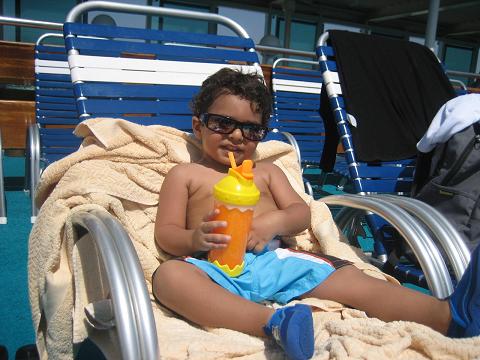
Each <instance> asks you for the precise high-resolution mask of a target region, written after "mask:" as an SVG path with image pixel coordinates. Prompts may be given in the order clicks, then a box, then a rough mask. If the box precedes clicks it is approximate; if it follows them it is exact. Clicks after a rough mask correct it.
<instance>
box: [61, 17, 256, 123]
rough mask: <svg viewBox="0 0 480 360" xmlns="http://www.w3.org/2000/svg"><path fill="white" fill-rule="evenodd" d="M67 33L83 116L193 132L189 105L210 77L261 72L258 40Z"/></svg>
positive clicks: (119, 31)
mask: <svg viewBox="0 0 480 360" xmlns="http://www.w3.org/2000/svg"><path fill="white" fill-rule="evenodd" d="M209 15H212V14H209ZM64 35H65V43H66V47H67V49H68V52H69V65H70V69H71V73H72V81H73V84H74V85H73V86H74V91H75V97H76V99H77V103H76V105H77V108H78V111H79V113H80V116H81V118H82V119H87V118H90V117H121V118H124V119H127V120H129V121H133V122H136V123H139V124H142V125H150V124H162V125H166V126H173V127H175V128H177V129H181V130H185V131H191V116H192V113H191V110H190V107H189V103H190V101H191V99H192V97H193V95H194V94H195V93H196V92H197V91H198V89H199V87H200V85H201V84H202V82H203V81H204V80H205V79H206V78H207V77H208V76H209V75H211V74H213V73H215V72H216V71H217V70H219V69H221V68H223V67H230V68H242V71H245V72H257V73H260V74H261V73H262V70H261V67H260V66H259V64H258V56H257V53H256V52H255V51H254V43H253V41H252V39H250V38H243V37H240V36H219V35H210V34H195V33H184V32H172V31H158V30H144V29H133V28H125V27H113V26H100V25H91V24H77V23H66V24H65V25H64Z"/></svg>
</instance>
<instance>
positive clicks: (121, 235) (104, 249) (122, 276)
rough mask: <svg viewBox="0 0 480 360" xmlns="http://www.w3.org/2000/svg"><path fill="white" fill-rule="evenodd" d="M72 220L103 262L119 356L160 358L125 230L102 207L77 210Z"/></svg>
mask: <svg viewBox="0 0 480 360" xmlns="http://www.w3.org/2000/svg"><path fill="white" fill-rule="evenodd" d="M72 222H73V224H74V226H75V228H76V229H77V230H78V228H83V229H84V230H85V231H87V232H88V233H89V235H90V236H91V238H92V239H93V241H94V242H95V247H96V249H97V251H98V253H99V254H100V258H101V261H102V262H103V266H104V268H105V273H106V276H107V280H108V283H109V287H110V291H111V298H112V299H111V301H112V304H113V312H114V321H115V325H116V331H117V333H118V338H119V342H120V352H121V354H122V358H123V359H151V360H157V359H159V358H160V355H159V349H158V338H157V331H156V327H155V320H154V317H153V311H152V307H151V303H150V296H149V294H148V291H147V287H146V285H145V280H144V275H143V271H142V268H141V266H140V262H139V260H138V256H137V254H136V252H135V249H134V247H133V244H132V242H131V240H130V238H129V236H128V234H127V233H126V231H125V230H124V229H123V227H122V225H121V224H120V223H119V222H118V221H117V220H116V219H115V218H114V217H113V216H111V215H110V214H109V213H107V212H103V211H98V210H97V211H91V212H86V211H81V212H78V213H76V214H74V215H73V217H72Z"/></svg>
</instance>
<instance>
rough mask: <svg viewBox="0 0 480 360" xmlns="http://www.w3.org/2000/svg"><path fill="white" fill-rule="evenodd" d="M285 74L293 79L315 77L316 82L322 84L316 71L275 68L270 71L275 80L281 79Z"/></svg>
mask: <svg viewBox="0 0 480 360" xmlns="http://www.w3.org/2000/svg"><path fill="white" fill-rule="evenodd" d="M285 74H288V75H292V76H293V77H295V78H302V77H317V78H318V82H322V73H321V72H320V71H318V70H309V69H298V68H295V69H293V68H286V67H275V68H273V69H272V76H274V77H275V78H283V76H284V75H285Z"/></svg>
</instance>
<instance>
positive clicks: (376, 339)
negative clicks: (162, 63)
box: [29, 119, 480, 359]
mask: <svg viewBox="0 0 480 360" xmlns="http://www.w3.org/2000/svg"><path fill="white" fill-rule="evenodd" d="M76 133H77V135H79V136H82V137H84V141H83V144H82V146H81V148H80V149H79V151H77V152H75V153H74V154H72V155H70V156H68V157H66V158H64V159H62V160H60V161H58V162H56V163H54V164H52V165H51V166H49V167H48V168H47V169H46V170H45V171H44V173H43V175H42V178H41V181H40V184H39V187H38V191H37V203H38V205H39V206H40V205H41V209H40V212H39V215H38V217H37V221H36V223H35V225H34V227H33V229H32V233H31V235H30V244H29V295H30V303H31V308H32V317H33V322H34V327H35V330H36V335H37V345H38V348H39V351H40V354H41V356H42V358H47V357H50V358H52V359H71V358H72V357H73V353H74V351H75V346H74V345H73V344H79V343H80V342H81V341H82V340H83V339H84V338H85V337H86V336H87V335H89V336H90V337H91V338H93V340H94V341H96V342H97V343H99V344H101V345H102V349H103V350H104V351H105V352H106V353H107V354H110V355H111V356H112V357H115V356H116V351H117V349H118V346H116V345H115V343H114V339H112V338H110V337H109V335H108V334H107V333H106V332H103V333H102V332H98V331H94V330H92V329H91V328H90V327H89V326H88V325H87V323H88V321H87V320H86V317H85V315H84V308H85V306H87V304H88V303H89V302H92V301H94V300H98V299H99V298H102V297H101V296H100V295H102V296H106V295H107V294H100V293H101V290H100V289H99V288H97V287H95V286H93V287H92V286H91V285H89V286H86V285H85V284H84V283H83V279H84V278H89V277H96V276H98V275H96V274H95V273H92V271H93V270H92V269H93V268H94V267H93V266H91V265H92V264H93V263H95V258H94V257H93V255H92V257H90V256H89V255H90V254H93V250H92V245H91V244H89V241H90V239H89V237H88V236H84V237H83V238H82V239H78V238H77V236H76V234H75V233H74V231H73V230H74V229H73V227H72V222H71V218H72V216H73V215H74V214H75V213H76V212H78V211H81V210H90V209H100V210H103V211H108V212H110V213H111V214H112V215H113V216H115V217H116V218H117V219H118V220H119V221H120V222H121V223H122V224H123V226H124V227H125V229H126V230H127V232H128V233H129V235H130V237H131V239H132V242H133V245H134V247H135V250H136V252H137V254H138V257H139V259H140V262H141V265H142V268H143V270H144V274H145V280H146V283H147V287H148V289H149V291H151V275H152V273H153V271H154V270H155V269H156V268H157V266H158V265H159V263H160V262H162V261H164V260H166V259H168V258H169V256H168V255H167V254H165V253H162V252H161V251H158V249H157V248H156V246H155V242H154V238H153V228H154V221H155V214H156V207H157V202H158V192H159V190H160V187H161V184H162V181H163V178H164V176H165V174H166V173H167V172H168V171H169V170H170V169H171V168H172V167H173V166H175V165H176V164H179V163H185V162H191V161H195V160H196V159H198V158H199V156H200V147H199V143H198V141H196V140H195V139H194V138H192V137H191V136H190V135H188V134H185V133H183V132H180V131H178V130H175V129H172V128H167V127H163V126H149V127H144V126H139V125H135V124H132V123H130V122H127V121H124V120H120V119H92V120H88V121H86V122H84V123H82V124H80V125H79V126H78V127H77V129H76ZM255 160H256V161H273V162H275V163H276V164H277V165H278V166H279V167H280V168H282V170H283V171H284V172H285V173H286V174H287V177H288V178H289V180H290V182H291V183H292V185H293V186H294V188H295V189H296V190H297V191H298V192H300V193H303V184H302V179H301V174H300V169H299V166H298V163H297V161H296V157H295V153H294V152H293V150H292V148H291V147H290V146H289V145H287V144H284V143H281V142H266V143H260V144H259V146H258V149H257V152H256V154H255ZM303 196H304V199H305V200H306V201H307V202H308V203H309V204H310V207H311V211H312V227H311V229H309V230H307V231H305V232H304V233H303V234H299V235H298V236H295V237H292V238H289V239H287V241H288V243H289V245H290V246H292V247H295V248H299V249H305V250H310V251H322V252H325V253H327V254H330V255H335V256H338V257H341V258H346V259H349V260H352V261H354V262H355V263H356V265H357V266H358V267H361V268H364V269H366V271H368V272H369V274H371V275H374V276H378V277H383V275H382V274H381V273H380V272H378V270H376V269H375V268H373V267H372V266H370V265H368V264H366V263H362V262H361V255H360V254H358V253H357V252H356V251H355V250H353V249H352V248H351V247H349V246H348V245H347V244H346V243H345V242H344V239H343V238H342V237H341V235H340V233H339V231H338V229H337V227H336V226H335V224H334V222H333V219H332V217H331V215H330V212H329V210H328V208H327V206H326V205H325V204H323V203H322V202H320V201H312V199H311V198H310V197H308V196H307V195H303ZM81 253H83V254H84V255H85V254H87V256H82V257H80V256H79V254H81ZM392 281H393V280H392ZM89 284H90V283H89ZM99 296H100V297H99ZM303 302H306V303H310V304H311V305H313V306H315V307H316V308H318V309H319V310H321V311H317V312H315V314H314V316H315V326H316V329H315V336H316V355H317V356H318V358H322V359H323V358H325V359H327V358H360V357H364V358H365V357H368V358H370V357H378V358H385V357H387V356H388V357H393V358H438V356H439V355H440V354H447V357H448V358H475V357H480V341H479V339H478V338H476V339H467V340H450V339H447V338H445V337H443V336H441V335H440V334H438V333H435V332H434V331H432V330H430V329H427V328H425V327H423V326H421V325H417V324H412V323H407V322H395V323H390V324H385V323H383V322H381V321H379V320H376V319H368V318H366V317H365V314H364V313H362V312H360V311H356V310H352V309H347V308H345V307H343V306H341V305H340V304H337V303H334V302H328V301H318V300H315V299H307V300H304V301H303ZM152 306H153V308H154V315H155V319H156V326H157V330H158V336H159V344H160V351H161V354H162V357H163V358H166V359H170V358H171V359H185V358H196V359H212V358H218V359H225V358H244V359H265V358H266V357H267V356H268V358H282V357H283V354H282V352H281V351H279V350H278V348H277V347H276V346H275V345H274V344H273V343H272V341H270V340H263V339H258V338H255V337H251V336H248V335H245V334H241V333H238V332H234V331H231V330H226V329H201V328H199V327H196V326H193V325H192V324H190V323H188V322H186V321H183V320H181V319H179V318H178V317H176V316H174V315H173V314H171V313H170V312H169V311H168V310H166V309H164V308H162V307H161V306H159V305H158V304H157V303H155V301H154V300H153V299H152ZM72 312H73V317H72ZM72 319H73V320H72ZM342 319H343V320H342ZM106 334H107V335H106Z"/></svg>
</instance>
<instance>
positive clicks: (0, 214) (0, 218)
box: [0, 131, 7, 225]
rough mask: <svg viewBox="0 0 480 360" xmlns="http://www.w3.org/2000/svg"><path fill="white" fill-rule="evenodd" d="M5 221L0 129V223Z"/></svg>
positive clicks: (5, 209)
mask: <svg viewBox="0 0 480 360" xmlns="http://www.w3.org/2000/svg"><path fill="white" fill-rule="evenodd" d="M6 223H7V208H6V201H5V183H4V180H3V148H2V132H1V131H0V225H1V224H6Z"/></svg>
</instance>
